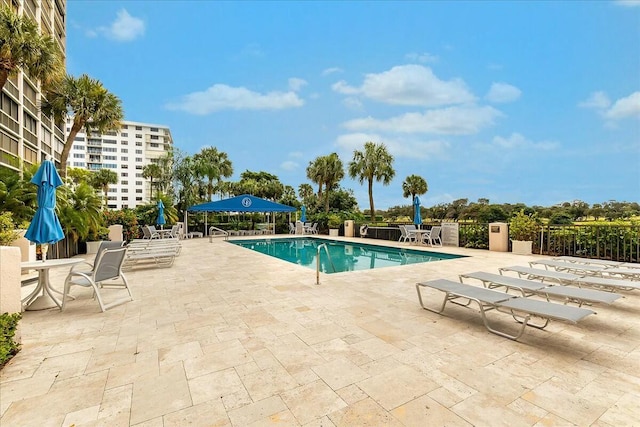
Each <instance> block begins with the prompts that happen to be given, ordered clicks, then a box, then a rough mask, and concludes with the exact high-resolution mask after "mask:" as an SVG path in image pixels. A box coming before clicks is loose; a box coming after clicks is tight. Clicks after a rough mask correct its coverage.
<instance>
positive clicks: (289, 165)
mask: <svg viewBox="0 0 640 427" xmlns="http://www.w3.org/2000/svg"><path fill="white" fill-rule="evenodd" d="M299 166H300V165H299V164H298V163H296V162H293V161H291V160H286V161H284V162H282V163H280V168H281V169H283V170H286V171H294V170H296V169H298V167H299Z"/></svg>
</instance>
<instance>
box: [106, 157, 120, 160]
mask: <svg viewBox="0 0 640 427" xmlns="http://www.w3.org/2000/svg"><path fill="white" fill-rule="evenodd" d="M104 159H105V160H118V156H104Z"/></svg>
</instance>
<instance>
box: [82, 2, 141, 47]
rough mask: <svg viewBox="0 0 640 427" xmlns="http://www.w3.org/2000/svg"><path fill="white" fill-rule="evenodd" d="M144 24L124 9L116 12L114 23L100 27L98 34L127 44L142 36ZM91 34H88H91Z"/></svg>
mask: <svg viewBox="0 0 640 427" xmlns="http://www.w3.org/2000/svg"><path fill="white" fill-rule="evenodd" d="M144 30H145V23H144V21H143V20H142V19H140V18H136V17H134V16H131V15H130V14H129V12H127V10H126V9H121V10H120V11H118V14H117V16H116V19H115V21H113V22H112V23H111V25H110V26H109V27H100V28H98V32H99V33H102V34H105V35H106V36H107V37H109V38H111V39H114V40H117V41H120V42H129V41H132V40H135V39H136V38H138V37H139V36H142V35H144ZM91 33H93V32H88V33H87V34H89V35H90V34H91Z"/></svg>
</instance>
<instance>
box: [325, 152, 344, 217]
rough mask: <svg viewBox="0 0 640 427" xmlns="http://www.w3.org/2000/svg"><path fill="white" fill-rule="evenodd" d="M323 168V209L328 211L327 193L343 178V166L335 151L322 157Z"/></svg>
mask: <svg viewBox="0 0 640 427" xmlns="http://www.w3.org/2000/svg"><path fill="white" fill-rule="evenodd" d="M322 163H323V166H324V169H323V171H322V182H323V183H324V190H325V192H324V197H325V201H324V211H325V212H329V194H330V192H331V190H332V189H333V188H334V187H335V186H336V185H337V184H338V183H339V182H340V180H341V179H342V178H344V166H343V165H342V160H340V157H338V155H337V154H336V153H331V154H329V155H328V156H325V157H324V160H323V162H322Z"/></svg>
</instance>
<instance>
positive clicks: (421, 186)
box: [402, 175, 429, 218]
mask: <svg viewBox="0 0 640 427" xmlns="http://www.w3.org/2000/svg"><path fill="white" fill-rule="evenodd" d="M427 191H429V187H428V186H427V181H426V180H425V179H424V178H423V177H421V176H419V175H409V176H408V177H406V178H405V180H404V182H403V183H402V197H409V196H411V202H413V200H414V199H415V197H416V196H417V195H423V194H425V193H426V192H427ZM415 209H416V206H415V204H413V217H414V218H415V216H416V211H415Z"/></svg>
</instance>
